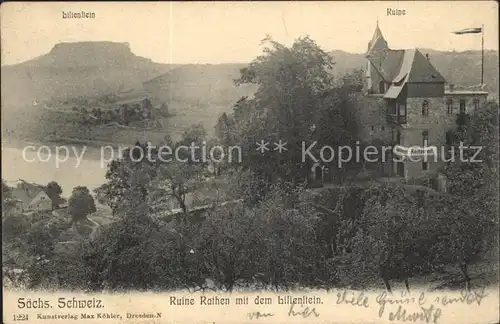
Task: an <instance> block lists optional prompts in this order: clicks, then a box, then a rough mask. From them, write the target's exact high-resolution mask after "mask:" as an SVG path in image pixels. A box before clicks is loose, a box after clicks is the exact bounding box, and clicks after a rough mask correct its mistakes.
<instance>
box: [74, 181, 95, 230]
mask: <svg viewBox="0 0 500 324" xmlns="http://www.w3.org/2000/svg"><path fill="white" fill-rule="evenodd" d="M95 212H96V206H95V202H94V197H92V196H91V195H90V191H89V190H88V189H87V187H81V186H78V187H75V188H73V192H72V193H71V197H70V198H69V200H68V213H69V214H70V215H71V221H72V222H73V223H75V222H78V221H81V220H84V219H86V218H87V215H89V214H91V213H95Z"/></svg>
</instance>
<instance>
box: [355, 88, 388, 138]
mask: <svg viewBox="0 0 500 324" xmlns="http://www.w3.org/2000/svg"><path fill="white" fill-rule="evenodd" d="M357 99H358V102H357V104H356V118H357V120H358V125H359V137H360V139H361V141H363V142H365V143H370V142H374V141H382V142H389V141H390V140H391V136H392V135H391V127H390V125H389V124H388V123H387V105H386V102H385V100H384V98H383V97H382V95H367V96H360V97H358V98H357Z"/></svg>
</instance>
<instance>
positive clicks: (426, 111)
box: [422, 100, 429, 117]
mask: <svg viewBox="0 0 500 324" xmlns="http://www.w3.org/2000/svg"><path fill="white" fill-rule="evenodd" d="M422 116H424V117H427V116H429V102H428V101H427V100H424V102H423V103H422Z"/></svg>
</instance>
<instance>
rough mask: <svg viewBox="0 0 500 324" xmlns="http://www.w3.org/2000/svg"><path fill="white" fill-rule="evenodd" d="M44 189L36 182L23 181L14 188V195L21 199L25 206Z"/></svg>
mask: <svg viewBox="0 0 500 324" xmlns="http://www.w3.org/2000/svg"><path fill="white" fill-rule="evenodd" d="M42 191H43V187H42V186H40V185H37V184H34V183H28V182H24V181H23V182H21V183H19V184H18V185H17V187H16V188H14V189H13V190H12V197H14V198H15V199H17V200H18V201H20V202H21V203H22V205H23V207H24V208H26V207H28V205H29V204H30V203H31V202H32V201H33V199H35V197H36V196H37V195H38V194H39V193H40V192H42Z"/></svg>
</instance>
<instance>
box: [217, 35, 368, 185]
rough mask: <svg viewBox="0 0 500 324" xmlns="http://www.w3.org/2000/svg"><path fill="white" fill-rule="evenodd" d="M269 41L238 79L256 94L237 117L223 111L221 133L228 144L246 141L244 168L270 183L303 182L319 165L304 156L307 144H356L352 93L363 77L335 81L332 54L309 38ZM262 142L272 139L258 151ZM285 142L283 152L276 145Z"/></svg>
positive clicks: (241, 104)
mask: <svg viewBox="0 0 500 324" xmlns="http://www.w3.org/2000/svg"><path fill="white" fill-rule="evenodd" d="M264 43H266V44H267V45H268V46H267V47H265V48H264V51H263V54H262V55H260V56H258V57H257V58H256V59H255V60H254V61H253V62H251V63H250V64H249V66H248V67H246V68H243V69H242V70H241V76H240V78H239V79H237V80H235V83H236V84H237V85H241V84H254V85H257V86H258V90H257V91H256V93H255V96H254V97H253V98H248V97H243V98H241V100H239V101H238V102H237V103H236V104H235V106H234V110H233V114H232V116H227V115H222V116H221V117H220V119H219V121H218V123H217V127H216V132H217V134H218V136H219V138H220V140H221V141H222V142H223V143H224V144H225V145H240V146H241V148H242V151H243V152H244V156H245V160H244V161H243V163H242V165H243V167H245V168H250V169H252V170H253V171H254V172H255V174H256V175H257V176H259V177H261V178H262V179H264V180H265V181H267V182H273V181H275V180H276V179H283V180H286V181H298V182H301V181H303V180H304V179H306V178H307V176H308V174H309V170H310V168H311V166H312V163H313V162H312V161H311V160H310V159H306V161H303V160H302V155H301V147H302V143H308V144H310V143H312V142H313V141H318V145H317V147H321V146H322V145H323V144H328V145H336V144H338V145H342V144H347V143H349V142H353V140H354V133H355V129H354V128H355V122H354V116H353V109H351V108H352V107H351V100H350V94H352V93H354V92H356V91H359V90H360V88H359V86H358V85H359V84H361V81H362V80H361V79H358V78H359V77H360V74H359V72H355V73H353V74H352V75H349V76H346V78H344V79H343V80H341V82H338V83H335V82H334V79H333V74H332V69H333V67H334V62H333V60H332V57H331V56H330V55H329V54H328V53H326V52H325V51H323V50H322V49H321V48H319V47H318V46H317V44H316V43H315V42H314V41H313V40H311V39H310V38H308V37H304V38H299V39H297V40H296V41H295V43H294V44H293V45H292V46H291V47H286V46H284V45H282V44H280V43H278V42H275V41H273V40H272V39H270V38H267V39H265V40H264ZM260 140H264V141H270V147H268V148H269V149H270V150H269V151H267V152H265V153H264V154H262V153H260V152H257V151H256V150H255V145H256V143H257V142H260ZM280 140H282V141H283V142H286V143H287V151H285V152H281V153H278V152H275V151H274V147H273V146H274V144H273V143H275V142H276V143H277V142H279V141H280ZM316 154H317V151H316Z"/></svg>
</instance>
